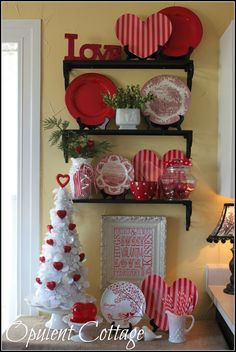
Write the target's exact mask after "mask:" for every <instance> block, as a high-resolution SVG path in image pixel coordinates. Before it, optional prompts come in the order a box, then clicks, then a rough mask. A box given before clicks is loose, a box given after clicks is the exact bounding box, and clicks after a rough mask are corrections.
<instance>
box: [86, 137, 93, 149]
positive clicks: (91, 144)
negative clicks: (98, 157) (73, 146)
mask: <svg viewBox="0 0 236 352" xmlns="http://www.w3.org/2000/svg"><path fill="white" fill-rule="evenodd" d="M87 146H88V147H89V148H93V146H94V141H93V140H92V139H88V140H87Z"/></svg>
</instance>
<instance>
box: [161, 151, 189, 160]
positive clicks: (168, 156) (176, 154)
mask: <svg viewBox="0 0 236 352" xmlns="http://www.w3.org/2000/svg"><path fill="white" fill-rule="evenodd" d="M185 158H186V156H185V153H184V152H182V151H181V150H177V149H170V150H168V152H166V153H165V154H164V155H163V157H162V160H163V161H164V162H167V161H170V160H173V159H185Z"/></svg>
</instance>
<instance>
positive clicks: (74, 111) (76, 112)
mask: <svg viewBox="0 0 236 352" xmlns="http://www.w3.org/2000/svg"><path fill="white" fill-rule="evenodd" d="M116 91H117V87H116V86H115V84H114V83H113V82H112V81H111V80H110V79H109V78H107V77H106V76H104V75H101V74H99V73H85V74H83V75H80V76H78V77H76V78H75V79H74V80H73V81H72V82H71V83H70V84H69V86H68V87H67V89H66V94H65V103H66V106H67V109H68V111H69V113H70V114H71V115H72V116H73V117H74V118H75V119H80V120H81V122H82V123H83V124H85V125H90V126H92V125H100V124H102V123H103V122H104V121H105V118H106V117H108V118H109V119H112V118H113V117H114V116H115V110H114V109H112V108H111V107H109V106H108V105H106V104H105V103H104V102H103V99H102V93H104V94H110V95H113V94H114V93H116Z"/></svg>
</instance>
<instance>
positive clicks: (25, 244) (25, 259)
mask: <svg viewBox="0 0 236 352" xmlns="http://www.w3.org/2000/svg"><path fill="white" fill-rule="evenodd" d="M40 32H41V23H40V20H2V42H17V43H18V45H19V65H18V69H19V97H18V102H19V114H18V123H19V126H18V127H19V128H18V131H19V134H18V138H19V143H18V145H19V153H18V170H19V179H18V185H19V187H18V190H19V197H18V204H17V207H18V212H17V213H18V218H17V250H18V254H17V264H18V265H17V266H18V267H17V278H18V282H17V290H18V293H17V296H18V302H17V313H18V314H35V313H36V311H35V310H34V309H32V308H30V307H29V306H28V305H27V304H26V302H25V301H24V298H25V297H26V296H28V295H30V294H32V292H33V291H34V282H35V279H34V278H35V274H36V272H37V269H38V261H37V257H38V255H39V250H40V62H41V59H40V55H41V50H40V49H41V33H40ZM5 270H6V269H5Z"/></svg>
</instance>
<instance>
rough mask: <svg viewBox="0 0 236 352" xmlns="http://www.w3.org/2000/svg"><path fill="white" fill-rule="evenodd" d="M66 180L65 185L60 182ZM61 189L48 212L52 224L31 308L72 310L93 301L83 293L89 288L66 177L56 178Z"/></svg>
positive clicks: (43, 252) (43, 249)
mask: <svg viewBox="0 0 236 352" xmlns="http://www.w3.org/2000/svg"><path fill="white" fill-rule="evenodd" d="M62 178H66V181H65V182H64V184H63V183H62V181H61V179H62ZM57 182H58V183H59V185H60V187H59V188H57V189H55V190H54V191H53V193H54V194H55V207H54V208H53V209H51V210H50V218H51V224H50V225H48V226H47V227H48V231H47V233H46V236H45V243H44V244H43V246H42V253H41V255H40V257H39V260H40V268H39V270H38V272H37V277H36V283H35V286H36V292H35V295H34V297H33V298H32V299H31V304H32V305H35V306H40V307H44V308H46V309H54V308H59V309H71V307H72V306H73V304H74V303H76V302H81V303H90V302H93V301H94V298H93V297H91V296H89V295H88V294H86V293H85V289H86V288H88V287H89V283H88V281H87V279H86V277H87V272H88V270H87V268H86V267H85V266H84V259H85V254H84V253H83V252H81V245H80V242H79V238H78V233H77V231H76V225H75V224H74V223H73V220H72V214H73V203H72V201H71V198H70V196H69V194H68V192H67V190H66V189H65V188H64V187H65V186H66V185H67V184H68V182H69V176H68V175H61V174H59V175H57Z"/></svg>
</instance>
